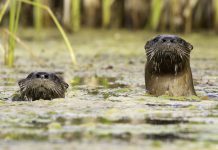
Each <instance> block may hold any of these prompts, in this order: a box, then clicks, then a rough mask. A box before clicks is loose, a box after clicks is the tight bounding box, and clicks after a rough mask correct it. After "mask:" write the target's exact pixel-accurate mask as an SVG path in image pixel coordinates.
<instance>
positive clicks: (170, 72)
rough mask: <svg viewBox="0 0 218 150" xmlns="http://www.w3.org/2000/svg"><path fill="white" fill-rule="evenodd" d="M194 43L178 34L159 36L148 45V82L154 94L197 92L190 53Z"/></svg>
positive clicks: (147, 85) (187, 93)
mask: <svg viewBox="0 0 218 150" xmlns="http://www.w3.org/2000/svg"><path fill="white" fill-rule="evenodd" d="M192 49H193V46H192V45H191V44H190V43H188V42H186V41H185V40H184V39H182V38H181V37H179V36H176V35H158V36H156V37H154V38H153V39H151V40H150V41H148V42H147V43H146V45H145V50H146V55H147V63H146V65H145V84H146V90H147V92H148V93H149V94H151V95H154V96H160V95H170V96H191V95H196V92H195V89H194V86H193V80H192V71H191V67H190V52H191V50H192Z"/></svg>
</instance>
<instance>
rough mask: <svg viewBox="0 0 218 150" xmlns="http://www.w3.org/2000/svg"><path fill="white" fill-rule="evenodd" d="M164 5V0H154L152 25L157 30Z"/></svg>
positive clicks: (152, 4)
mask: <svg viewBox="0 0 218 150" xmlns="http://www.w3.org/2000/svg"><path fill="white" fill-rule="evenodd" d="M163 5H164V0H152V3H151V20H150V27H151V28H152V29H153V30H157V28H158V25H159V22H160V16H161V12H162V9H163Z"/></svg>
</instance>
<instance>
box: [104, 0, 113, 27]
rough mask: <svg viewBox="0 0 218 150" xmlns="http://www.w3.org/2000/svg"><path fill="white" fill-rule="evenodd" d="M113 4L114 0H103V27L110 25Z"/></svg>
mask: <svg viewBox="0 0 218 150" xmlns="http://www.w3.org/2000/svg"><path fill="white" fill-rule="evenodd" d="M111 4H112V0H103V1H102V13H103V14H102V16H103V18H102V21H103V22H102V25H103V27H108V26H109V25H110V19H111Z"/></svg>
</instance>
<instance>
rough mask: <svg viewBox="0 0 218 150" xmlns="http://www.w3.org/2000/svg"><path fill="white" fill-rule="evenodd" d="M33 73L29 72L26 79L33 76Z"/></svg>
mask: <svg viewBox="0 0 218 150" xmlns="http://www.w3.org/2000/svg"><path fill="white" fill-rule="evenodd" d="M34 73H35V72H31V73H30V74H29V75H28V76H27V77H26V78H28V79H29V78H31V77H32V76H33V75H34Z"/></svg>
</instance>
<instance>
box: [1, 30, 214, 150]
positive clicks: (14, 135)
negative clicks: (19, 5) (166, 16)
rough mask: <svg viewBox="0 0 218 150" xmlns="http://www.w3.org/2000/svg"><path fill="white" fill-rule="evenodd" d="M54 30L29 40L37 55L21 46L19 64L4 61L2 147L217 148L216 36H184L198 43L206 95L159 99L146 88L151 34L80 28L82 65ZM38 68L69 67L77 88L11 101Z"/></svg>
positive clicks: (197, 62) (195, 66)
mask: <svg viewBox="0 0 218 150" xmlns="http://www.w3.org/2000/svg"><path fill="white" fill-rule="evenodd" d="M23 33H25V34H23V35H22V36H23V37H22V38H23V39H28V37H32V36H34V35H32V31H28V32H27V31H26V32H23ZM54 34H55V32H54V33H52V36H51V35H50V34H48V36H46V37H42V39H40V40H37V39H36V40H31V41H28V40H25V42H26V44H28V45H29V46H30V47H32V48H33V49H34V54H35V56H36V58H37V60H35V59H33V58H31V55H30V52H28V51H26V50H24V49H23V48H22V47H19V46H18V48H17V49H16V64H15V68H12V69H8V68H6V67H4V66H3V62H2V60H1V71H0V77H1V78H0V98H1V99H2V101H0V129H1V130H0V145H1V148H3V149H30V148H31V149H48V148H50V149H55V148H57V149H72V148H75V149H87V147H90V145H91V146H92V149H99V147H100V148H101V149H103V148H106V149H108V147H110V148H111V149H144V148H145V147H146V148H148V149H177V150H178V149H190V148H191V149H211V150H214V149H216V148H217V144H216V143H217V142H218V137H217V132H218V118H217V116H218V101H217V100H218V84H217V83H218V61H217V60H218V52H217V51H216V47H217V46H218V43H217V40H218V38H217V37H214V36H213V35H208V36H207V38H205V36H204V35H201V34H199V35H192V36H186V37H185V39H187V41H189V42H190V43H192V44H193V45H194V50H193V52H192V54H191V56H192V57H191V66H192V72H193V77H194V84H195V89H196V91H197V93H198V95H199V97H198V98H196V97H168V96H162V97H158V98H157V97H152V96H150V95H148V94H146V93H145V90H144V64H145V52H144V49H143V47H144V44H145V41H146V40H145V39H150V37H153V34H152V33H146V34H145V33H144V31H137V32H128V31H110V32H109V31H101V32H97V31H82V32H80V33H75V34H73V35H71V36H70V39H71V43H72V44H73V46H74V49H76V54H77V58H78V66H77V67H75V66H72V64H71V61H70V57H69V55H68V53H67V50H66V47H65V45H64V44H63V42H62V41H61V40H62V39H60V38H58V36H56V34H55V36H53V35H54ZM118 34H119V39H117V38H116V37H117V36H116V35H118ZM49 35H50V36H49ZM102 37H104V38H102ZM90 38H91V40H90ZM39 60H40V61H39ZM39 62H43V64H46V65H40V64H41V63H39ZM32 71H53V72H64V77H65V80H66V81H67V82H68V83H69V85H70V88H69V89H68V92H67V95H66V99H56V100H53V101H44V100H40V101H34V102H11V101H10V100H5V99H6V98H9V97H10V96H11V95H12V94H13V93H14V92H16V91H17V90H18V85H17V81H19V80H20V79H22V78H25V77H26V76H27V75H28V74H29V73H30V72H32Z"/></svg>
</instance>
